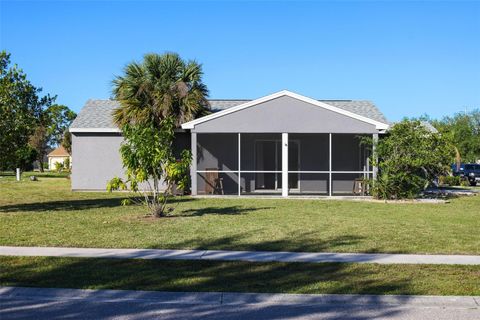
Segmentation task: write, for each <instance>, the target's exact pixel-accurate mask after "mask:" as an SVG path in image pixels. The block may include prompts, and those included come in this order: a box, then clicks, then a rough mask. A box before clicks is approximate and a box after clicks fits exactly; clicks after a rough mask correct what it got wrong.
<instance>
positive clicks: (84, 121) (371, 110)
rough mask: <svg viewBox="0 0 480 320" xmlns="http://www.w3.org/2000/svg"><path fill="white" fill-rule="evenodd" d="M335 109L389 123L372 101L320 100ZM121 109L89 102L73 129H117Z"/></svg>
mask: <svg viewBox="0 0 480 320" xmlns="http://www.w3.org/2000/svg"><path fill="white" fill-rule="evenodd" d="M248 101H251V100H246V99H233V100H227V99H212V100H209V102H210V105H211V107H212V111H213V112H218V111H221V110H225V109H228V108H231V107H235V106H238V105H240V104H242V103H245V102H248ZM319 101H321V102H324V103H326V104H329V105H331V106H334V107H338V108H341V109H344V110H347V111H350V112H352V113H355V114H358V115H361V116H364V117H367V118H370V119H373V120H376V121H379V122H382V123H388V121H387V119H386V118H385V116H384V115H383V114H382V112H380V110H379V109H378V108H377V107H376V106H375V105H374V104H373V103H372V102H370V101H366V100H319ZM118 107H119V103H118V102H117V101H115V100H88V101H87V102H86V103H85V106H84V107H83V109H82V110H81V111H80V113H79V114H78V116H77V118H76V119H75V120H74V121H73V123H72V125H71V126H70V127H71V128H108V129H110V128H112V129H113V128H116V126H115V124H113V121H112V111H113V110H114V109H115V108H118Z"/></svg>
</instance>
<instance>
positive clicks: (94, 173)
mask: <svg viewBox="0 0 480 320" xmlns="http://www.w3.org/2000/svg"><path fill="white" fill-rule="evenodd" d="M210 105H211V107H212V111H213V112H212V113H211V114H209V115H207V116H204V117H201V118H198V119H195V120H193V121H190V122H187V123H184V124H183V125H182V127H181V129H179V130H178V132H176V139H175V149H176V151H177V152H179V151H180V150H183V149H185V148H190V150H191V151H192V155H193V161H192V165H191V171H190V176H191V193H192V195H201V194H223V195H254V194H278V195H282V196H289V195H319V196H321V195H325V196H336V195H351V194H353V193H354V191H355V190H354V188H355V186H356V184H357V182H358V181H359V180H360V179H362V178H367V177H372V176H373V177H375V175H376V168H374V167H373V166H372V165H371V163H369V160H368V159H369V156H370V153H371V148H370V147H369V146H368V145H366V144H365V143H362V137H371V138H373V140H376V139H378V137H379V135H381V134H384V133H385V131H386V130H387V129H388V127H389V124H388V121H387V119H386V118H385V116H384V115H383V114H382V113H381V112H380V110H379V109H378V108H377V107H376V106H375V105H374V104H373V103H371V102H370V101H358V100H315V99H311V98H308V97H305V96H302V95H299V94H296V93H293V92H290V91H286V90H284V91H280V92H277V93H274V94H271V95H268V96H265V97H262V98H259V99H255V100H210ZM118 106H119V104H118V102H116V101H112V100H89V101H87V103H86V105H85V106H84V108H83V109H82V110H81V112H80V113H79V115H78V117H77V118H76V119H75V121H74V122H73V123H72V126H71V127H70V132H71V133H72V156H73V163H75V165H74V166H73V171H72V176H71V180H72V189H73V190H104V189H105V187H106V184H107V181H108V180H110V179H111V178H112V177H114V176H122V175H123V171H124V170H123V168H122V162H121V158H120V155H119V147H120V144H121V143H122V140H123V138H122V135H121V132H120V130H119V129H118V128H117V127H116V126H115V125H114V124H113V121H112V116H111V113H112V110H113V109H115V108H116V107H118Z"/></svg>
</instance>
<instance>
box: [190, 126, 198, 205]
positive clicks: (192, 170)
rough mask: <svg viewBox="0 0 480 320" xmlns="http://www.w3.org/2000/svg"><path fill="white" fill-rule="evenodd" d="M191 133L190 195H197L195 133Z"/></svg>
mask: <svg viewBox="0 0 480 320" xmlns="http://www.w3.org/2000/svg"><path fill="white" fill-rule="evenodd" d="M190 135H191V149H192V163H191V164H190V181H191V186H190V191H191V193H192V196H196V195H197V133H196V132H192V133H190Z"/></svg>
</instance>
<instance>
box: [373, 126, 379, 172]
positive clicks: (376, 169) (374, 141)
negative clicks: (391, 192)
mask: <svg viewBox="0 0 480 320" xmlns="http://www.w3.org/2000/svg"><path fill="white" fill-rule="evenodd" d="M372 141H373V146H372V153H373V156H374V157H375V158H374V161H375V163H377V162H378V157H377V156H376V147H377V143H378V133H374V134H373V136H372ZM372 171H373V180H377V175H378V167H377V166H376V165H374V166H373V168H372Z"/></svg>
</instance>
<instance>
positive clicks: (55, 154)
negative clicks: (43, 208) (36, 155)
mask: <svg viewBox="0 0 480 320" xmlns="http://www.w3.org/2000/svg"><path fill="white" fill-rule="evenodd" d="M47 158H48V170H55V164H56V163H61V164H62V165H63V164H64V163H65V160H66V159H69V160H70V165H71V163H72V157H71V156H70V153H68V151H67V150H65V148H64V147H63V146H59V147H58V148H56V149H54V150H52V152H50V153H49V154H47Z"/></svg>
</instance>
